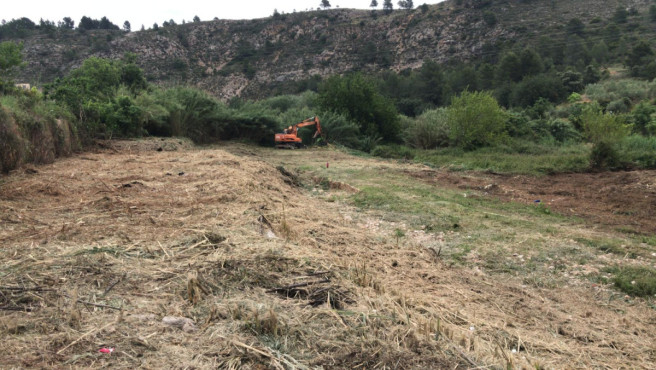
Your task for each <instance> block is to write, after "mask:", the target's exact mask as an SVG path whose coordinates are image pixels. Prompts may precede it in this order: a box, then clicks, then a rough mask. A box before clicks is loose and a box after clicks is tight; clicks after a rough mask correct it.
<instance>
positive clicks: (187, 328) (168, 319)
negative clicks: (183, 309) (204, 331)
mask: <svg viewBox="0 0 656 370" xmlns="http://www.w3.org/2000/svg"><path fill="white" fill-rule="evenodd" d="M162 323H163V324H164V325H166V326H172V327H174V328H178V329H180V330H182V331H184V332H185V333H191V332H195V331H196V330H198V328H197V327H196V324H194V321H193V320H191V319H188V318H186V317H176V316H165V317H164V318H163V319H162Z"/></svg>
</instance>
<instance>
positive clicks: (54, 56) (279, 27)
mask: <svg viewBox="0 0 656 370" xmlns="http://www.w3.org/2000/svg"><path fill="white" fill-rule="evenodd" d="M651 4H653V2H652V0H577V1H571V0H449V1H445V2H443V3H440V4H437V5H432V6H423V7H419V8H417V9H415V10H412V11H404V10H403V11H402V10H396V11H394V12H392V13H391V14H384V13H383V12H382V11H380V10H379V11H377V12H376V13H375V14H372V12H371V11H365V10H348V9H334V10H326V11H313V12H304V13H294V14H283V15H276V16H273V17H269V18H265V19H256V20H243V21H232V20H214V21H209V22H195V23H187V24H183V25H173V26H167V27H160V28H159V29H158V30H145V31H139V32H130V33H125V32H123V31H111V30H98V31H86V32H81V31H80V30H62V29H57V30H56V31H55V32H50V33H37V34H31V35H29V36H26V37H25V38H24V39H23V40H22V41H23V42H24V45H25V49H24V53H25V59H26V62H27V66H26V67H25V68H24V69H23V70H22V71H20V72H19V76H17V78H16V80H17V82H19V81H18V80H20V82H30V83H32V84H37V85H39V84H43V83H46V82H48V81H51V80H52V79H54V78H56V77H58V76H62V75H64V74H66V73H67V72H68V71H70V70H71V69H72V68H75V67H76V66H78V65H80V63H81V62H82V61H83V60H84V59H86V58H88V57H90V56H99V57H107V58H121V57H122V56H123V55H124V54H125V53H128V52H131V53H136V54H137V55H138V59H139V64H140V65H141V66H142V67H143V68H144V70H145V71H146V73H147V75H148V78H149V80H151V82H154V83H157V84H160V85H173V84H188V85H193V86H196V87H199V88H202V89H205V90H207V91H209V92H211V93H213V94H214V95H216V96H218V97H220V98H223V99H228V98H231V97H233V96H247V97H258V96H262V95H264V94H267V93H269V92H271V91H272V90H276V89H277V90H284V89H286V88H289V86H292V85H294V84H296V83H298V81H303V80H308V79H311V78H312V76H316V75H318V76H322V77H323V76H328V75H332V74H339V73H344V72H347V71H353V70H362V71H376V70H380V69H393V70H397V71H400V70H403V69H406V68H417V67H419V66H421V64H422V62H423V60H424V59H425V58H430V59H434V60H438V61H440V62H447V61H451V60H477V59H479V58H483V57H490V56H491V55H495V53H496V52H498V50H499V49H500V48H501V47H504V46H508V45H513V44H520V45H524V44H529V43H531V42H537V40H538V38H539V37H540V36H545V35H546V36H549V37H550V38H551V39H552V40H553V42H554V43H558V42H560V43H563V42H565V40H566V37H568V36H567V34H566V33H565V31H564V30H565V24H566V23H567V22H568V21H569V20H570V19H572V18H579V19H581V20H582V21H583V23H584V24H585V25H586V26H589V27H593V26H596V27H597V28H598V29H601V28H600V27H603V26H604V24H606V23H607V22H608V19H609V18H611V17H612V15H613V13H614V12H615V10H616V8H617V7H618V6H620V5H621V6H626V7H627V8H631V9H633V10H635V11H633V14H632V18H630V19H629V23H631V22H634V23H635V25H636V27H638V28H642V29H639V30H640V32H644V33H645V34H652V36H653V32H654V26H653V23H651V24H650V23H649V22H648V21H646V19H647V17H648V8H649V6H650V5H651ZM636 11H637V12H636Z"/></svg>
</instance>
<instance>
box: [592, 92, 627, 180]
mask: <svg viewBox="0 0 656 370" xmlns="http://www.w3.org/2000/svg"><path fill="white" fill-rule="evenodd" d="M581 125H582V128H583V132H584V133H585V135H586V137H587V138H588V139H589V140H590V142H592V144H593V147H592V153H591V156H590V165H591V167H592V168H594V169H613V168H617V167H618V166H619V164H620V157H619V153H618V152H617V150H616V148H615V146H616V144H617V143H618V142H619V141H620V140H622V139H623V138H625V137H626V136H627V135H628V134H629V133H630V132H631V126H629V125H626V124H625V122H624V120H623V119H622V117H620V116H617V115H614V114H610V113H602V112H601V108H600V107H599V106H598V105H596V104H590V105H588V106H586V107H585V108H584V109H583V112H582V115H581Z"/></svg>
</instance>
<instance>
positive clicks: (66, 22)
mask: <svg viewBox="0 0 656 370" xmlns="http://www.w3.org/2000/svg"><path fill="white" fill-rule="evenodd" d="M59 28H65V29H69V30H72V29H73V28H75V21H74V20H72V19H71V18H70V17H64V18H63V19H62V21H61V22H60V23H59Z"/></svg>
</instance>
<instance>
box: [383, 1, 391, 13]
mask: <svg viewBox="0 0 656 370" xmlns="http://www.w3.org/2000/svg"><path fill="white" fill-rule="evenodd" d="M392 10H394V4H392V0H384V1H383V11H384V12H385V14H389V13H391V12H392Z"/></svg>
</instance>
